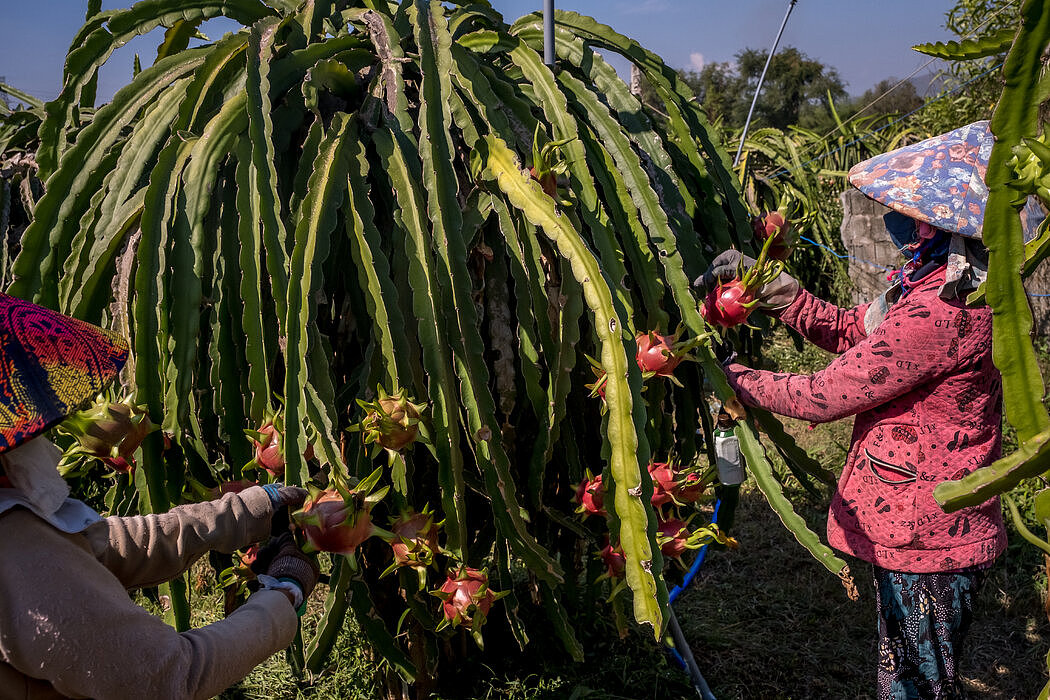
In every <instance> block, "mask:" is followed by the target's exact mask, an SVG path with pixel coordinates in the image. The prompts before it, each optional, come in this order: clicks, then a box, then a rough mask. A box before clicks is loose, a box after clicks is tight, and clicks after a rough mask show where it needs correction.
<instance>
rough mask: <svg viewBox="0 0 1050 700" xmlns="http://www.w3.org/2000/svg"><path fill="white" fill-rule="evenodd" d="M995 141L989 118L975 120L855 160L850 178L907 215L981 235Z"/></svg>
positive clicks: (940, 227)
mask: <svg viewBox="0 0 1050 700" xmlns="http://www.w3.org/2000/svg"><path fill="white" fill-rule="evenodd" d="M994 143H995V137H994V136H993V135H992V132H991V131H990V130H989V129H988V122H987V121H979V122H974V123H973V124H968V125H966V126H963V127H960V128H958V129H955V130H954V131H949V132H948V133H947V134H941V135H940V136H934V137H933V138H930V139H926V140H925V141H920V142H918V143H914V144H912V145H910V146H904V147H903V148H898V149H897V150H895V151H890V152H889V153H883V154H881V155H877V156H875V157H874V158H869V159H868V160H866V161H864V162H862V163H858V164H857V165H855V166H853V167H852V168H850V171H849V181H850V184H852V185H853V186H854V187H856V188H857V189H859V190H860V191H861V192H863V193H864V194H866V195H867V196H869V197H871V198H872V199H874V200H875V201H876V202H879V203H881V204H884V205H886V206H887V207H889V208H890V209H893V210H895V211H898V212H900V213H901V214H904V215H905V216H910V217H911V218H913V219H917V220H919V221H925V222H926V223H928V224H930V225H931V226H934V227H936V228H939V229H942V230H944V231H951V232H953V233H958V234H959V235H961V236H966V237H967V238H977V239H980V238H981V227H982V225H983V224H984V205H985V203H986V202H987V201H988V186H987V185H985V183H984V174H985V172H986V171H987V170H988V158H989V156H990V155H991V153H992V145H993V144H994Z"/></svg>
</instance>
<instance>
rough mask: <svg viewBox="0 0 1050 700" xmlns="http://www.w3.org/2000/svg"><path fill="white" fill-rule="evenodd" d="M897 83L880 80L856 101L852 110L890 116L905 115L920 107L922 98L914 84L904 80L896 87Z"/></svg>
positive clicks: (892, 80) (893, 79)
mask: <svg viewBox="0 0 1050 700" xmlns="http://www.w3.org/2000/svg"><path fill="white" fill-rule="evenodd" d="M899 82H900V81H899V80H897V79H896V78H886V79H885V80H880V81H879V82H877V83H875V85H874V86H873V87H871V88H869V89H867V90H865V91H864V94H863V95H861V96H860V97H858V98H857V99H856V101H855V102H854V108H855V109H861V110H863V112H862V114H864V115H890V114H907V113H909V112H911V111H912V110H915V109H918V108H919V107H921V106H922V97H921V96H920V95H919V93H918V91H917V90H916V89H915V83H913V82H911V81H910V80H906V81H904V82H903V83H900V84H899V85H898V84H897V83H899ZM869 105H870V106H869Z"/></svg>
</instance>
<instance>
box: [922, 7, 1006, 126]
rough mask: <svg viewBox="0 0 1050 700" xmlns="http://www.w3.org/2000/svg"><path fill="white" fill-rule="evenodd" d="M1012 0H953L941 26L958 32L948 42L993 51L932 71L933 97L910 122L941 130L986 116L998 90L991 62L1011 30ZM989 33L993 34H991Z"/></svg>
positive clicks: (1002, 49) (999, 54)
mask: <svg viewBox="0 0 1050 700" xmlns="http://www.w3.org/2000/svg"><path fill="white" fill-rule="evenodd" d="M1017 8H1018V3H1017V0H958V1H957V2H956V3H955V5H954V6H953V7H952V9H951V10H949V11H948V13H947V14H946V15H945V28H946V29H947V30H948V31H950V32H952V33H953V34H954V35H955V36H957V37H958V40H957V41H954V42H949V43H950V44H961V45H968V44H969V43H977V44H980V45H984V46H987V47H989V48H991V47H992V46H998V47H999V50H998V51H997V52H994V53H989V54H986V55H985V56H975V57H972V58H970V59H969V60H953V61H950V62H949V64H948V67H947V68H946V69H945V70H943V71H942V72H941V73H940V74H939V75H938V76H937V82H938V83H939V85H940V92H939V96H945V95H949V94H950V95H951V97H945V98H943V99H940V100H937V101H936V102H934V103H933V104H931V105H930V106H929V107H927V108H925V109H923V110H922V111H921V112H920V113H919V114H917V115H916V118H915V122H914V123H913V126H914V127H915V128H916V129H917V130H918V131H919V132H921V133H924V134H930V135H932V134H941V133H944V132H946V131H950V130H952V129H954V128H956V127H958V126H959V125H961V124H970V123H972V122H975V121H977V120H979V119H988V118H989V117H990V116H991V114H992V110H994V109H995V104H996V101H997V100H998V99H999V96H1000V94H1001V93H1002V90H1003V83H1002V77H1001V74H1000V73H999V71H998V70H997V66H999V65H1000V64H1002V62H1003V59H1004V58H1005V56H1006V50H1007V49H1008V48H1009V47H1010V41H1005V43H1000V42H1001V41H1003V40H1005V39H1007V38H1009V39H1010V40H1012V38H1013V35H1015V34H1016V33H1017V27H1018V24H1019V22H1018V12H1017ZM993 37H994V39H993Z"/></svg>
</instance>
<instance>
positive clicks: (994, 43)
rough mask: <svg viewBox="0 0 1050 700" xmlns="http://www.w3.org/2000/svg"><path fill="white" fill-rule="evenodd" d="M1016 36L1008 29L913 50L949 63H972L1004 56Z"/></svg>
mask: <svg viewBox="0 0 1050 700" xmlns="http://www.w3.org/2000/svg"><path fill="white" fill-rule="evenodd" d="M1014 34H1015V32H1014V30H1013V29H1012V28H1006V29H1001V30H999V31H998V32H996V33H995V34H992V35H990V36H984V37H980V38H978V39H966V40H964V41H949V42H947V43H945V42H940V41H938V42H936V43H933V44H917V45H916V46H913V47H912V49H914V50H915V51H918V52H919V53H922V54H926V55H927V56H935V57H937V58H943V59H945V60H948V61H971V60H973V59H977V58H987V57H989V56H998V55H999V54H1002V53H1003V52H1005V51H1006V50H1007V49H1009V48H1010V45H1011V44H1012V43H1013V40H1014Z"/></svg>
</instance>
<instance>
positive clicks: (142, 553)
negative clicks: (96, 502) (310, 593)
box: [84, 486, 273, 588]
mask: <svg viewBox="0 0 1050 700" xmlns="http://www.w3.org/2000/svg"><path fill="white" fill-rule="evenodd" d="M272 514H273V507H272V505H271V504H270V497H269V496H267V495H266V492H265V491H264V490H263V489H262V488H261V487H257V486H253V487H252V488H249V489H245V490H244V491H241V492H240V493H236V494H233V493H231V494H226V495H225V496H223V497H222V498H221V499H219V500H217V501H207V502H205V503H192V504H187V505H183V506H178V507H175V508H172V509H171V510H170V511H168V512H167V513H162V514H160V515H138V516H133V517H128V518H115V517H114V518H103V519H102V520H101V521H100V522H98V523H95V524H94V525H92V526H90V527H89V528H88V529H87V530H85V531H84V535H85V536H86V537H87V539H88V542H89V544H90V546H91V549H92V551H93V552H94V553H95V556H96V557H97V558H98V560H99V561H100V562H102V564H103V566H105V567H106V568H107V569H109V570H110V571H112V572H113V574H114V575H116V577H117V578H118V579H120V582H121V583H123V584H124V587H125V588H138V587H141V586H155V585H157V584H159V583H163V582H165V581H170V580H171V579H173V578H175V577H176V576H178V575H179V574H181V573H182V572H183V571H185V570H186V569H187V568H189V566H190V565H191V564H192V563H193V562H194V561H196V560H197V559H198V558H199V557H200V556H202V555H203V554H205V553H207V552H209V551H211V550H216V551H219V552H227V553H229V552H232V551H233V550H235V549H240V548H242V547H246V546H248V545H249V544H252V543H254V542H259V541H261V540H263V539H265V538H266V537H267V536H268V535H269V534H270V519H271V516H272Z"/></svg>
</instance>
